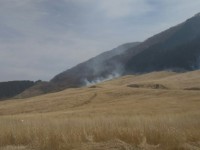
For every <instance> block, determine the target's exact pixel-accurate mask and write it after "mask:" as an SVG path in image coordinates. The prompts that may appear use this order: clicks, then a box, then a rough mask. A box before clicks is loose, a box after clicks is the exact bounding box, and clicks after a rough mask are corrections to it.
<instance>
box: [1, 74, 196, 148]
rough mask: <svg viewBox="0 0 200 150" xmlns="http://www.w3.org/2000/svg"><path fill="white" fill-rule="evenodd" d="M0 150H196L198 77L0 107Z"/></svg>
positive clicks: (110, 85) (134, 79) (138, 82)
mask: <svg viewBox="0 0 200 150" xmlns="http://www.w3.org/2000/svg"><path fill="white" fill-rule="evenodd" d="M0 150H200V71H194V72H187V73H172V72H153V73H149V74H144V75H133V76H124V77H121V78H118V79H114V80H111V81H107V82H104V83H101V84H98V85H94V86H89V87H83V88H78V89H67V90H65V91H61V92H58V93H52V94H47V95H42V96H37V97H32V98H27V99H13V100H8V101H1V102H0Z"/></svg>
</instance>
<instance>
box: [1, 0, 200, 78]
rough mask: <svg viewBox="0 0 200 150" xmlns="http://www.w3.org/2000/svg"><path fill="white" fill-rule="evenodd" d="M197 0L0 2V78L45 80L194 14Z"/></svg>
mask: <svg viewBox="0 0 200 150" xmlns="http://www.w3.org/2000/svg"><path fill="white" fill-rule="evenodd" d="M199 8H200V1H196V0H191V1H188V0H162V1H160V0H56V1H55V0H1V1H0V70H1V76H0V81H5V80H18V79H30V80H37V79H42V80H49V79H51V78H52V77H53V76H54V75H56V74H57V73H60V72H61V71H64V70H65V69H68V68H70V67H72V66H74V65H76V64H78V63H80V62H82V61H84V60H87V59H88V58H91V57H93V56H95V55H97V54H99V53H101V52H103V51H106V50H111V49H113V48H114V47H116V46H118V45H120V44H123V43H126V42H133V41H142V40H144V39H146V38H148V37H149V36H151V35H153V34H156V33H158V32H160V31H162V30H164V29H166V28H168V27H170V26H172V25H176V24H177V23H180V22H182V21H184V20H185V19H187V18H189V17H191V16H192V15H193V14H195V13H197V12H198V11H200V10H199Z"/></svg>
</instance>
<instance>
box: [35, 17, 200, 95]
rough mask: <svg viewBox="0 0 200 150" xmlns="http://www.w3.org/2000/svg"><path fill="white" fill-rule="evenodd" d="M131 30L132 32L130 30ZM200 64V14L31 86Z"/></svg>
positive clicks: (77, 83) (53, 86) (59, 86)
mask: <svg viewBox="0 0 200 150" xmlns="http://www.w3.org/2000/svg"><path fill="white" fill-rule="evenodd" d="M133 34H134V33H133ZM199 68H200V15H199V14H197V15H195V16H193V17H192V18H190V19H188V20H186V21H185V22H183V23H181V24H179V25H177V26H174V27H172V28H169V29H168V30H165V31H163V32H161V33H159V34H157V35H154V36H152V37H150V38H148V39H147V40H145V41H144V42H141V43H139V42H136V43H135V42H134V43H128V44H124V45H121V46H119V47H117V48H115V49H113V50H111V51H108V52H105V53H102V54H100V55H98V56H96V57H94V58H91V59H90V60H88V61H86V62H83V63H81V64H78V65H77V66H75V67H72V68H71V69H68V70H66V71H64V72H62V73H60V74H58V75H56V76H55V77H54V78H53V79H52V80H50V82H49V83H44V84H42V85H40V86H39V88H36V87H35V88H34V90H36V91H37V92H35V93H41V94H42V93H48V92H55V91H60V90H63V89H66V88H73V87H81V86H84V85H88V84H94V83H98V82H100V81H104V80H107V79H112V78H114V77H118V76H122V75H127V74H139V73H147V72H152V71H162V70H173V71H178V72H179V71H181V72H182V71H192V70H197V69H199Z"/></svg>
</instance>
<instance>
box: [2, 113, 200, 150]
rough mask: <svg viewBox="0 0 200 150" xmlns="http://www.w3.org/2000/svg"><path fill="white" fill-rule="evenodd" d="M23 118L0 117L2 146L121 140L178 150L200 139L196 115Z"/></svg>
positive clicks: (56, 148) (60, 146)
mask: <svg viewBox="0 0 200 150" xmlns="http://www.w3.org/2000/svg"><path fill="white" fill-rule="evenodd" d="M21 117H22V116H20V117H17V116H16V117H2V118H1V123H0V133H1V134H0V146H1V147H6V146H8V145H12V146H19V145H24V146H26V147H29V148H30V149H37V150H64V149H78V148H79V147H80V146H83V147H85V149H90V148H91V147H92V146H94V144H95V143H100V144H99V146H101V147H102V144H103V145H104V146H106V145H107V146H108V147H109V146H111V147H112V146H113V145H115V144H116V140H118V142H117V144H118V145H123V144H122V143H124V147H127V145H129V146H128V147H130V146H131V147H132V148H134V147H135V148H138V149H144V148H149V149H152V148H153V149H164V150H165V149H166V150H177V149H179V148H180V147H181V146H182V147H183V145H184V144H186V143H187V144H189V143H198V142H199V141H200V130H199V126H200V119H199V118H200V116H199V115H197V114H193V115H175V116H162V117H161V116H160V117H159V116H157V117H147V116H138V117H117V116H110V117H94V118H78V117H77V118H66V119H64V120H62V119H55V118H44V117H39V116H38V117H37V119H36V118H29V119H25V120H22V119H21ZM119 141H121V142H119ZM108 144H110V145H108ZM112 144H113V145H112ZM96 146H98V144H96ZM118 148H120V146H118Z"/></svg>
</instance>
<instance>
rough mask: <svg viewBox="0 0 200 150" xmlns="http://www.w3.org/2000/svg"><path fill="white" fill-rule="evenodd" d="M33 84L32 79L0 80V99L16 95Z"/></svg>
mask: <svg viewBox="0 0 200 150" xmlns="http://www.w3.org/2000/svg"><path fill="white" fill-rule="evenodd" d="M34 84H35V82H33V81H8V82H0V100H1V99H6V98H11V97H13V96H16V95H18V94H20V93H21V92H23V91H24V90H26V89H28V88H29V87H31V86H33V85H34Z"/></svg>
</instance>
